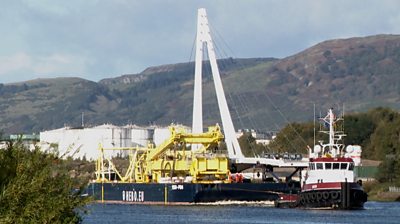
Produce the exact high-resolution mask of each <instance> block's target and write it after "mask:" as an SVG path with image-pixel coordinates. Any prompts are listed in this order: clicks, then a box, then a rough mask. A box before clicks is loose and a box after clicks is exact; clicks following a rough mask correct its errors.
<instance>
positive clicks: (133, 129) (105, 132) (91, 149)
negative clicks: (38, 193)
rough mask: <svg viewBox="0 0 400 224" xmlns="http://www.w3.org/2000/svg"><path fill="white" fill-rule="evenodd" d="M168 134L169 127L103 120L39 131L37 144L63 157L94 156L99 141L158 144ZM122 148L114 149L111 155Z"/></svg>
mask: <svg viewBox="0 0 400 224" xmlns="http://www.w3.org/2000/svg"><path fill="white" fill-rule="evenodd" d="M181 127H182V128H184V129H185V130H187V131H190V128H188V127H185V126H181ZM169 137H170V131H169V128H168V127H160V126H148V127H140V126H136V125H126V126H115V125H111V124H104V125H100V126H95V127H91V128H70V127H64V128H60V129H55V130H49V131H44V132H40V144H41V148H42V149H43V150H54V148H56V149H57V150H58V153H59V155H60V156H62V157H63V158H66V157H68V156H72V157H73V158H82V157H83V156H85V157H86V159H89V160H94V159H97V157H98V155H99V153H98V148H99V144H101V145H102V146H103V147H104V148H115V147H134V146H146V145H147V144H148V142H149V141H152V142H154V144H155V145H159V144H161V143H162V142H163V141H165V140H166V139H168V138H169ZM118 153H122V154H123V153H124V152H123V151H120V152H118V151H117V152H114V156H116V155H117V154H118Z"/></svg>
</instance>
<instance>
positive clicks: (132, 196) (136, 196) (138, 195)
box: [122, 190, 144, 202]
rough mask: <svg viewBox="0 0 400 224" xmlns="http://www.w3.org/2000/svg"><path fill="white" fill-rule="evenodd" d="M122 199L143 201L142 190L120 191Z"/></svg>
mask: <svg viewBox="0 0 400 224" xmlns="http://www.w3.org/2000/svg"><path fill="white" fill-rule="evenodd" d="M122 201H127V202H144V191H135V190H132V191H122Z"/></svg>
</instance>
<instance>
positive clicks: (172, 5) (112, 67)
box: [0, 0, 400, 83]
mask: <svg viewBox="0 0 400 224" xmlns="http://www.w3.org/2000/svg"><path fill="white" fill-rule="evenodd" d="M0 3H1V4H0V6H1V7H0V83H10V82H18V81H24V80H29V79H35V78H47V77H65V76H74V77H81V78H85V79H89V80H93V81H98V80H100V79H102V78H110V77H117V76H120V75H123V74H133V73H139V72H141V71H142V70H144V69H145V68H147V67H149V66H155V65H162V64H171V63H179V62H188V61H192V60H193V56H192V57H191V51H192V47H193V43H194V39H195V35H196V27H195V26H196V17H197V8H200V7H204V8H206V9H207V14H208V18H209V22H210V24H211V28H212V31H213V32H214V33H213V36H214V37H215V39H216V42H217V40H219V41H220V43H219V44H220V45H218V42H217V46H219V47H220V48H221V49H222V50H223V51H221V52H226V53H225V54H223V55H227V56H230V57H241V58H248V57H278V58H282V57H285V56H289V55H291V54H294V53H297V52H299V51H301V50H304V49H305V48H307V47H310V46H312V45H314V44H316V43H318V42H321V41H324V40H327V39H334V38H347V37H354V36H367V35H375V34H383V33H384V34H400V1H396V0H393V1H368V0H359V1H350V0H343V1H340V0H332V1H323V0H320V1H316V0H315V1H314V0H313V1H306V0H298V1H295V0H291V1H289V0H288V1H285V0H274V1H272V0H259V1H256V0H235V1H233V0H220V1H218V0H210V1H188V0H181V1H178V0H171V1H168V0H159V1H149V0H145V1H138V0H137V1H134V0H126V1H125V0H112V1H109V0H103V1H97V0H68V1H65V0H59V1H57V0H47V1H45V0H26V1H18V0H0ZM217 37H218V38H217Z"/></svg>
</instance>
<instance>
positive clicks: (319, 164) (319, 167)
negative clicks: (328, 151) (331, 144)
mask: <svg viewBox="0 0 400 224" xmlns="http://www.w3.org/2000/svg"><path fill="white" fill-rule="evenodd" d="M316 165H317V170H322V169H324V166H323V164H322V163H316Z"/></svg>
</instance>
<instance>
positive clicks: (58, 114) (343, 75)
mask: <svg viewBox="0 0 400 224" xmlns="http://www.w3.org/2000/svg"><path fill="white" fill-rule="evenodd" d="M218 64H219V67H220V70H221V76H222V79H223V84H224V89H225V93H226V96H227V100H228V104H229V107H230V110H231V113H232V118H233V120H234V123H235V126H236V128H237V129H239V128H252V129H259V130H264V131H277V130H279V129H281V128H282V127H283V126H284V125H285V124H287V123H288V122H292V121H307V120H312V117H313V105H314V104H315V105H317V111H319V110H321V111H325V110H326V108H330V107H334V108H338V107H342V106H343V105H345V110H346V113H347V112H360V111H367V110H368V109H370V108H374V107H377V106H384V107H390V108H393V109H400V69H399V68H400V36H398V35H378V36H370V37H363V38H350V39H343V40H330V41H325V42H322V43H320V44H317V45H315V46H313V47H311V48H308V49H306V50H304V51H302V52H299V53H298V54H296V55H293V56H290V57H287V58H283V59H272V58H264V59H263V58H253V59H232V58H229V59H223V60H219V61H218ZM205 65H206V66H205V67H204V71H205V74H204V75H203V94H204V95H203V101H204V103H203V110H204V111H203V114H204V119H205V123H206V125H212V124H215V123H216V122H220V121H219V120H220V119H219V114H218V111H217V103H216V97H215V92H214V87H213V83H212V77H211V74H210V70H211V69H210V68H209V66H207V64H206V63H205ZM193 78H194V63H180V64H173V65H162V66H156V67H151V68H148V69H146V70H144V71H143V72H141V73H139V74H131V75H123V76H120V77H116V78H109V79H104V80H101V81H99V82H92V81H88V80H84V79H80V78H56V79H38V80H33V81H27V82H22V83H10V84H1V85H0V96H1V97H0V105H1V106H0V129H1V130H2V131H3V132H4V133H18V132H25V133H29V132H39V131H41V130H45V129H53V128H59V127H62V126H64V125H70V126H79V125H81V114H82V112H84V114H85V124H86V125H97V124H102V123H114V124H117V125H122V124H127V123H135V124H139V125H147V124H150V123H151V124H153V123H156V124H161V125H168V124H170V123H183V124H187V125H190V123H191V119H192V98H193Z"/></svg>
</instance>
